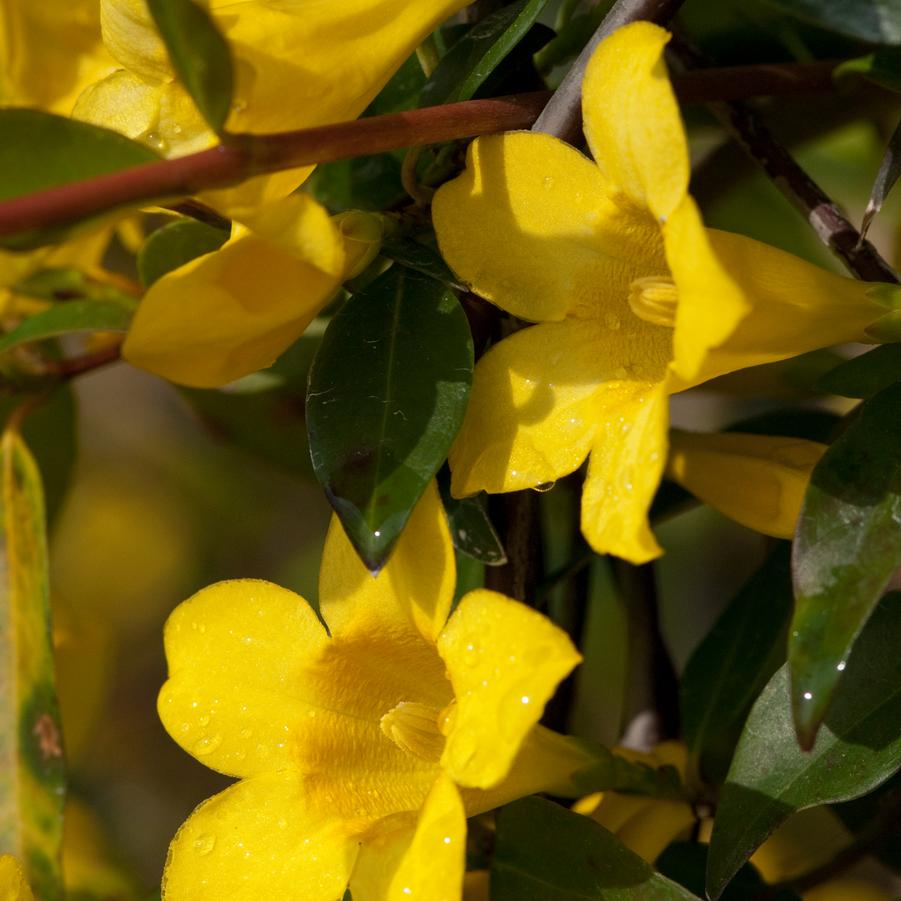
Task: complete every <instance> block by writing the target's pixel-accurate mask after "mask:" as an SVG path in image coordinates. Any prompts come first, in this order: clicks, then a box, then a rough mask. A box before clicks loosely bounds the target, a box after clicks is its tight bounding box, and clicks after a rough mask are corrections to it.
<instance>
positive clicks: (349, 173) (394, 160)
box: [307, 153, 407, 213]
mask: <svg viewBox="0 0 901 901" xmlns="http://www.w3.org/2000/svg"><path fill="white" fill-rule="evenodd" d="M401 159H402V156H401V155H397V156H396V155H395V154H392V153H378V154H375V155H373V156H360V157H356V158H354V159H352V160H338V161H337V162H334V163H321V164H320V165H318V166H317V167H316V169H315V171H314V172H313V174H312V175H311V176H310V180H309V182H308V183H307V184H308V185H309V189H310V192H311V193H312V194H313V196H314V197H315V198H316V199H317V200H318V201H319V202H320V203H321V204H323V206H326V207H328V209H330V210H331V211H332V212H337V213H341V212H344V211H345V210H369V211H371V212H377V211H379V210H384V209H388V208H390V207H393V206H395V205H396V204H397V203H399V202H400V201H402V200H403V199H404V198H405V197H406V196H407V192H406V191H405V190H404V186H403V184H402V183H401V177H400V174H401Z"/></svg>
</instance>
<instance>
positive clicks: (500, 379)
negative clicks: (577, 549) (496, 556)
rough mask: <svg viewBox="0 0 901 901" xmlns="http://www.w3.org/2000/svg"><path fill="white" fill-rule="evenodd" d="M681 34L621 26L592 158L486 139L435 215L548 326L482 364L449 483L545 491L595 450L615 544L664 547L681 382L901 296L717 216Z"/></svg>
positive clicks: (445, 248) (768, 356) (491, 276)
mask: <svg viewBox="0 0 901 901" xmlns="http://www.w3.org/2000/svg"><path fill="white" fill-rule="evenodd" d="M668 39H669V35H668V33H667V32H666V31H664V30H663V29H662V28H659V27H657V26H655V25H652V24H650V23H646V22H640V23H635V24H632V25H629V26H627V27H625V28H622V29H620V30H619V31H617V32H616V33H614V34H613V35H612V36H611V37H609V38H608V39H607V40H605V41H603V42H602V43H601V45H600V46H599V48H598V50H597V51H596V53H595V55H594V57H593V59H592V61H591V63H590V65H589V67H588V71H587V73H586V75H585V81H584V85H583V110H584V120H585V134H586V137H587V139H588V144H589V147H590V148H591V152H592V155H593V157H594V162H592V161H591V160H589V159H587V158H586V157H584V156H583V155H582V154H580V153H579V152H578V151H576V150H574V149H573V148H572V147H570V146H569V145H567V144H564V143H563V142H561V141H559V140H557V139H555V138H552V137H550V136H547V135H543V134H532V133H512V134H507V135H501V136H494V137H483V138H480V139H478V140H477V141H475V142H474V143H473V144H472V145H471V147H470V150H469V155H468V160H467V168H466V171H465V172H464V173H463V174H462V175H460V176H459V177H458V178H456V179H455V180H453V181H451V182H449V183H447V184H446V185H444V186H442V187H441V188H440V189H439V191H438V193H437V195H436V197H435V200H434V205H433V213H434V219H435V227H436V230H437V233H438V241H439V245H440V247H441V251H442V253H443V254H444V256H445V258H446V259H447V261H448V262H449V263H450V265H451V266H452V267H453V269H454V270H455V271H456V272H457V274H458V275H459V276H460V277H461V279H462V280H464V281H465V282H466V283H468V284H469V285H471V286H472V289H473V290H474V291H475V292H476V293H478V294H480V295H481V296H482V297H485V298H487V299H488V300H490V301H492V302H493V303H495V304H497V305H498V306H500V307H502V308H503V309H505V310H507V311H508V312H510V313H512V314H514V315H515V316H519V317H521V318H523V319H528V320H532V321H535V322H539V323H540V324H539V325H535V326H533V327H531V328H527V329H524V330H522V331H520V332H517V333H516V334H514V335H512V336H511V337H509V338H507V339H505V340H504V341H501V342H500V343H499V344H498V345H496V346H495V347H493V348H492V349H491V350H490V351H489V352H488V353H487V354H486V355H485V357H483V358H482V360H481V361H480V362H479V363H478V365H477V366H476V370H475V377H474V381H473V389H472V396H471V400H470V404H469V409H468V411H467V414H466V419H465V421H464V424H463V428H462V430H461V433H460V435H459V437H458V439H457V442H456V444H455V446H454V448H453V450H452V453H451V458H450V462H451V468H452V471H453V486H452V487H453V492H454V494H456V495H460V496H462V495H468V494H473V493H475V492H478V491H480V490H485V491H488V492H501V491H516V490H519V489H524V488H534V487H535V486H537V485H540V484H542V483H548V482H553V481H554V480H556V479H558V478H560V477H562V476H564V475H566V474H568V473H570V472H573V471H574V470H575V469H577V468H578V467H579V466H580V465H581V463H582V462H583V461H584V460H585V458H586V456H588V455H590V459H589V464H588V475H587V479H586V482H585V487H584V491H583V495H582V529H583V532H584V534H585V536H586V538H587V539H588V541H589V542H590V544H591V545H592V547H593V548H594V549H595V550H597V551H598V552H601V553H612V554H616V555H618V556H621V557H624V558H626V559H628V560H631V561H634V562H641V561H646V560H649V559H651V558H653V557H655V556H657V555H658V554H659V553H660V549H659V547H658V545H657V542H656V541H655V539H654V536H653V534H652V533H651V531H650V528H649V527H648V523H647V510H648V507H649V505H650V502H651V499H652V498H653V495H654V492H655V490H656V488H657V485H658V482H659V480H660V476H661V474H662V472H663V467H664V464H665V461H666V456H667V454H666V446H667V420H668V402H667V397H668V395H669V394H671V393H674V392H676V391H681V390H684V389H686V388H688V387H691V386H692V385H696V384H698V383H700V382H703V381H705V380H707V379H710V378H713V377H714V376H716V375H721V374H724V373H727V372H731V371H733V370H736V369H739V368H743V367H746V366H753V365H757V364H760V363H767V362H772V361H775V360H779V359H783V358H785V357H788V356H792V355H795V354H800V353H802V352H805V351H808V350H811V349H813V348H817V347H824V346H828V345H831V344H835V343H838V342H841V341H857V340H868V339H867V335H866V334H865V329H866V328H867V327H868V326H870V325H871V324H872V323H873V322H874V321H875V320H877V319H879V318H880V317H881V316H882V315H884V314H885V313H886V310H885V309H884V308H883V307H882V306H880V304H881V303H888V304H891V303H894V298H892V299H887V298H886V297H885V296H884V292H885V291H886V290H888V289H886V288H884V287H881V286H874V285H868V284H865V283H861V282H856V281H853V280H851V279H846V278H841V277H839V276H836V275H832V274H831V273H828V272H826V271H823V270H821V269H818V268H817V267H815V266H812V265H810V264H808V263H806V262H804V261H802V260H800V259H797V258H796V257H793V256H791V255H790V254H787V253H784V252H783V251H781V250H777V249H775V248H772V247H768V246H767V245H765V244H761V243H759V242H757V241H753V240H751V239H749V238H745V237H742V236H740V235H734V234H728V233H725V232H720V231H716V230H713V229H705V228H704V226H703V224H702V221H701V217H700V214H699V212H698V210H697V207H696V206H695V203H694V201H693V200H692V198H691V197H690V196H689V194H688V177H689V160H688V149H687V144H686V139H685V134H684V130H683V127H682V123H681V120H680V118H679V111H678V106H677V104H676V100H675V97H674V95H673V91H672V87H671V85H670V83H669V80H668V78H667V75H666V69H665V66H664V63H663V58H662V55H663V48H664V46H665V44H666V42H667V40H668Z"/></svg>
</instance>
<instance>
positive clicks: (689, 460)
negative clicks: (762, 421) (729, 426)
mask: <svg viewBox="0 0 901 901" xmlns="http://www.w3.org/2000/svg"><path fill="white" fill-rule="evenodd" d="M825 452H826V445H825V444H820V443H818V442H816V441H805V440H804V439H802V438H783V437H779V436H771V435H747V434H743V433H741V432H723V433H721V434H716V435H703V434H698V433H695V432H682V431H678V430H675V429H674V430H673V431H672V432H671V433H670V454H669V460H668V462H667V464H666V474H667V476H668V477H669V478H670V479H672V480H673V481H674V482H677V483H678V484H679V485H681V486H682V487H683V488H686V489H688V490H689V491H690V492H691V493H692V494H694V495H695V496H696V497H697V498H699V499H700V500H702V501H703V502H704V503H705V504H709V505H710V506H711V507H713V508H714V509H715V510H719V511H720V513H723V514H725V515H726V516H728V517H730V518H731V519H734V520H735V521H736V522H738V523H741V524H742V525H743V526H747V527H748V528H749V529H754V530H755V531H757V532H761V533H762V534H764V535H770V536H771V537H773V538H791V537H792V536H793V535H794V533H795V524H796V523H797V521H798V514H799V513H800V512H801V504H802V503H803V501H804V492H805V491H806V490H807V485H808V483H809V482H810V474H811V472H813V468H814V466H816V465H817V463H819V461H820V457H822V456H823V454H824V453H825Z"/></svg>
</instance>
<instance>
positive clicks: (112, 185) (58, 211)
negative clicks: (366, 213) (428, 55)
mask: <svg viewBox="0 0 901 901" xmlns="http://www.w3.org/2000/svg"><path fill="white" fill-rule="evenodd" d="M833 68H834V64H832V63H808V64H793V65H786V66H736V67H728V68H724V69H710V70H705V71H703V72H700V71H699V72H691V73H687V74H686V75H685V76H681V77H677V78H676V79H675V81H674V83H675V87H676V92H677V93H678V94H679V96H680V98H681V99H682V100H683V101H684V102H686V103H702V102H707V101H710V100H716V99H722V98H729V99H731V98H735V97H753V96H761V95H774V94H795V93H800V92H822V91H829V90H831V89H832V80H831V71H832V69H833ZM558 94H559V92H558ZM550 96H551V95H550V94H548V93H547V92H545V91H539V92H535V93H529V94H518V95H514V96H510V97H498V98H495V99H492V100H468V101H464V102H462V103H449V104H445V105H443V106H433V107H425V108H423V109H418V110H410V111H408V112H403V113H392V114H389V115H385V116H372V117H371V118H366V119H357V120H356V121H353V122H343V123H340V124H337V125H327V126H323V127H320V128H310V129H304V130H302V131H294V132H284V133H281V134H272V135H256V136H249V135H243V136H234V141H233V143H230V144H229V145H227V146H219V147H213V148H211V149H209V150H203V151H201V152H199V153H194V154H190V155H188V156H183V157H178V158H176V159H171V160H161V161H160V162H158V163H148V164H146V165H143V166H136V167H133V168H131V169H123V170H122V171H120V172H114V173H111V174H109V175H103V176H100V177H97V178H91V179H86V180H84V181H79V182H73V183H72V184H68V185H63V186H61V187H57V188H51V189H49V190H46V191H40V192H37V193H34V194H28V195H25V196H23V197H16V198H13V199H12V200H7V201H4V202H2V203H0V235H14V234H18V233H24V232H28V231H30V230H32V229H40V228H49V227H53V226H58V225H66V224H69V223H72V222H77V221H78V220H79V219H84V218H87V217H89V216H94V215H97V214H99V213H104V212H107V211H109V210H113V209H117V208H120V207H125V206H129V205H134V204H139V203H147V202H150V201H154V202H160V201H163V202H166V201H167V200H169V199H173V200H174V201H176V206H175V208H176V209H180V208H181V205H180V204H178V203H177V201H178V200H179V199H181V198H185V197H189V196H191V195H192V194H197V193H199V192H201V191H204V190H209V189H212V188H222V187H228V186H231V185H235V184H239V183H240V182H242V181H244V180H246V179H247V178H250V177H251V176H252V175H259V174H263V173H270V172H277V171H280V170H283V169H290V168H293V167H296V166H305V165H312V164H314V163H326V162H334V161H336V160H344V159H351V158H353V157H357V156H367V155H370V154H374V153H384V152H387V151H390V150H400V149H404V148H407V147H423V146H426V145H428V144H438V143H441V142H443V141H452V140H459V139H463V138H471V137H475V136H476V135H481V134H493V133H496V132H501V131H511V130H514V129H520V128H528V127H529V126H530V125H532V123H533V122H535V120H536V118H537V117H538V116H539V114H540V113H541V111H542V109H543V108H544V106H545V104H546V103H547V102H548V98H549V97H550ZM554 96H555V97H556V96H558V95H554Z"/></svg>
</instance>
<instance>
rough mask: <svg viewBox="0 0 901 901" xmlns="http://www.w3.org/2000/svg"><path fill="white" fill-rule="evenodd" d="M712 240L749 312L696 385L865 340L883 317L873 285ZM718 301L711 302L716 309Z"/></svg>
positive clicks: (754, 247) (743, 242)
mask: <svg viewBox="0 0 901 901" xmlns="http://www.w3.org/2000/svg"><path fill="white" fill-rule="evenodd" d="M707 237H708V240H709V242H710V246H711V247H712V249H713V252H714V254H715V255H716V258H717V259H718V260H719V262H720V265H721V266H722V267H723V269H725V270H726V271H727V272H728V273H729V276H730V278H731V279H732V280H733V281H734V282H735V283H736V284H737V285H739V286H740V287H741V290H742V292H743V293H744V295H745V298H746V299H747V301H748V303H749V305H750V306H749V312H748V314H747V315H746V316H745V317H744V318H743V319H742V320H741V321H740V322H739V323H738V324H737V325H736V327H735V329H734V331H733V332H732V333H731V335H729V337H728V338H727V339H726V340H725V341H724V342H723V343H722V344H721V345H719V346H718V347H714V348H713V349H712V350H710V351H709V353H708V354H707V356H706V358H705V360H704V362H703V365H702V366H701V368H700V370H699V371H698V373H697V375H696V376H695V377H694V378H692V379H691V381H690V384H698V383H699V382H702V381H705V380H707V379H711V378H715V377H716V376H718V375H724V374H725V373H728V372H734V371H735V370H737V369H744V368H745V367H748V366H757V365H759V364H761V363H772V362H774V361H776V360H784V359H786V358H787V357H792V356H796V355H798V354H802V353H806V352H807V351H809V350H815V349H817V348H820V347H829V346H831V345H833V344H840V343H844V342H847V341H867V340H869V339H868V338H867V336H866V334H865V333H864V330H865V329H866V327H867V326H868V325H869V324H870V323H871V322H873V321H874V320H876V319H878V318H879V316H881V315H883V314H884V313H885V310H884V308H883V307H881V306H879V304H877V303H876V302H875V301H874V300H872V299H871V298H870V297H869V292H871V291H872V290H873V288H874V285H873V284H872V283H868V282H861V281H857V280H856V279H851V278H843V277H842V276H839V275H833V274H832V273H831V272H827V271H826V270H825V269H820V268H819V267H817V266H814V265H812V264H810V263H808V262H806V261H804V260H801V259H799V258H798V257H796V256H792V254H790V253H786V252H785V251H783V250H779V249H777V248H775V247H770V246H769V245H767V244H761V243H760V242H759V241H754V240H753V239H751V238H746V237H744V236H742V235H734V234H730V233H729V232H721V231H716V230H714V229H708V231H707ZM717 302H718V298H716V297H712V296H711V300H710V304H711V306H713V305H714V304H715V303H717ZM680 303H681V301H680Z"/></svg>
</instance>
